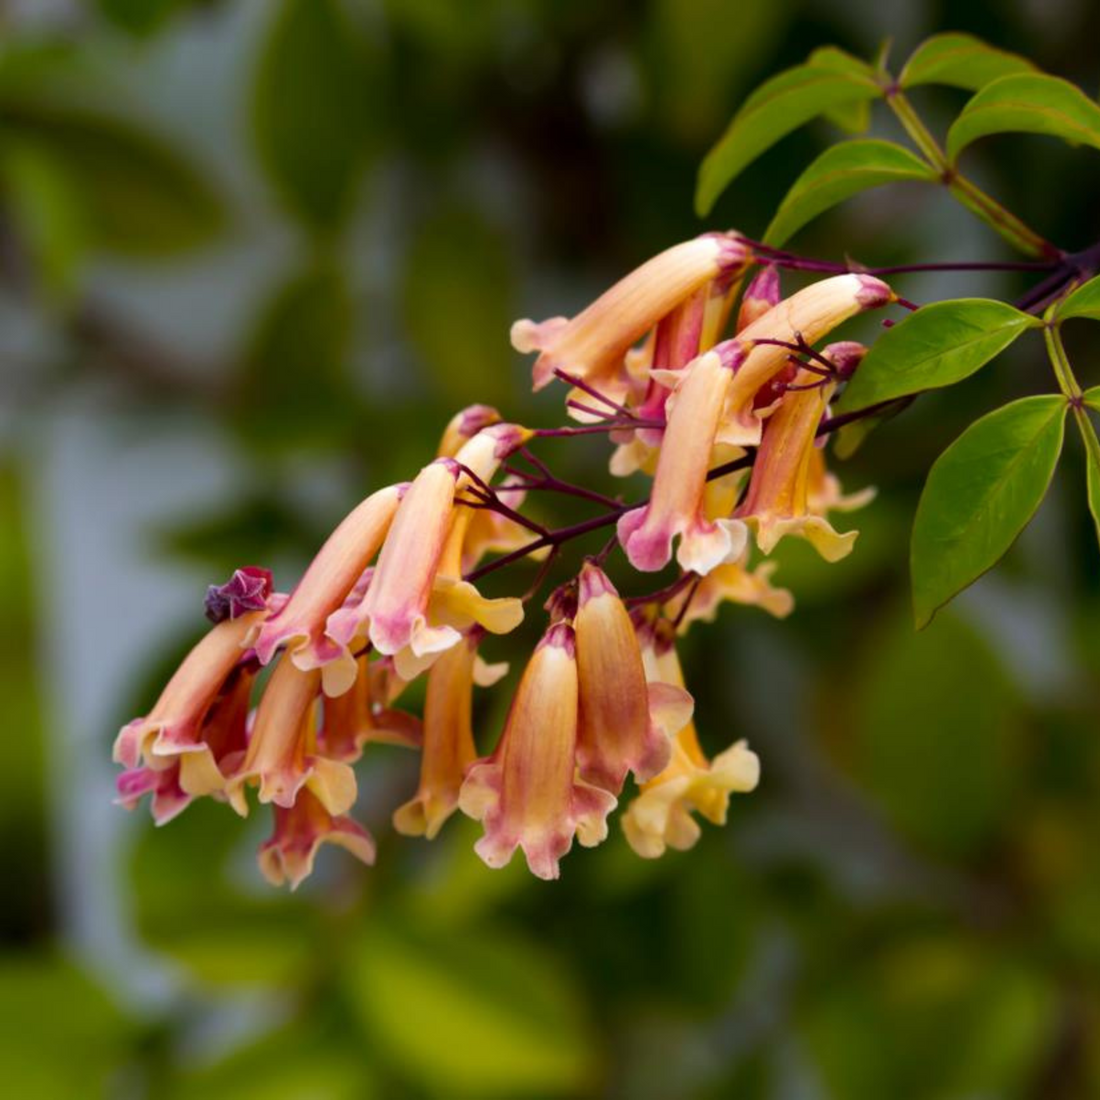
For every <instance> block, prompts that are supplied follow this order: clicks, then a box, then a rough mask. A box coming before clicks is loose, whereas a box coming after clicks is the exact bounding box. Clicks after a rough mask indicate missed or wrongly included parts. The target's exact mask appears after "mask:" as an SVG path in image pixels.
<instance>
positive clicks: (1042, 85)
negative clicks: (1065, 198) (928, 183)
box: [947, 73, 1100, 164]
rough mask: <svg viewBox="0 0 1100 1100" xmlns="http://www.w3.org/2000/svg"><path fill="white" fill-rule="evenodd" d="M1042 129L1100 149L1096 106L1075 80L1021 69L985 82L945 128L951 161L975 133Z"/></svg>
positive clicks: (1099, 109)
mask: <svg viewBox="0 0 1100 1100" xmlns="http://www.w3.org/2000/svg"><path fill="white" fill-rule="evenodd" d="M1004 133H1016V134H1047V135H1049V136H1050V137H1059V138H1063V139H1064V140H1065V141H1068V142H1069V143H1070V144H1071V145H1082V144H1083V145H1091V146H1092V147H1093V148H1095V149H1100V106H1097V105H1096V104H1095V103H1093V101H1092V100H1091V99H1089V98H1088V96H1086V95H1085V93H1084V92H1082V91H1081V89H1080V88H1078V87H1077V86H1076V85H1073V84H1070V83H1069V81H1068V80H1061V79H1059V78H1058V77H1056V76H1045V75H1043V74H1042V73H1021V74H1018V75H1016V76H1003V77H1000V78H999V79H998V80H994V81H993V83H992V84H987V85H986V86H985V87H984V88H983V89H982V90H981V91H980V92H978V94H977V95H975V96H974V97H973V98H971V100H970V102H969V103H967V105H966V106H965V107H964V108H963V110H962V114H960V115H959V117H958V118H957V119H955V121H954V123H952V125H951V129H950V130H948V131H947V157H948V160H950V161H951V163H952V164H954V163H955V161H956V160H958V157H959V154H960V153H961V152H962V151H963V150H964V149H965V148H966V147H967V146H968V145H970V144H971V143H972V142H975V141H977V140H978V138H983V137H987V136H989V135H990V134H1004Z"/></svg>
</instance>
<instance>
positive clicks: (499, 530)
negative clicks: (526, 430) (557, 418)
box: [436, 405, 531, 572]
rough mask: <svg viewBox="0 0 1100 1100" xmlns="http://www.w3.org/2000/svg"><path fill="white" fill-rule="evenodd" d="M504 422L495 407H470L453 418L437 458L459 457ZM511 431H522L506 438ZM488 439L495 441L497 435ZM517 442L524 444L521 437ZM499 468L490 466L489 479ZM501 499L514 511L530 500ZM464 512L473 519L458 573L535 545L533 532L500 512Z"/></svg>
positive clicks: (504, 495) (505, 494)
mask: <svg viewBox="0 0 1100 1100" xmlns="http://www.w3.org/2000/svg"><path fill="white" fill-rule="evenodd" d="M500 421H501V416H500V413H498V412H497V410H496V409H494V408H493V407H492V406H491V405H470V406H469V407H468V408H465V409H463V410H462V412H460V413H457V414H456V415H455V416H453V417H452V418H451V420H450V423H449V424H448V425H447V428H446V430H445V431H444V433H443V438H442V439H441V440H440V442H439V450H438V451H437V452H436V457H437V458H455V457H457V455H458V453H459V452H460V451H461V450H462V448H463V447H465V446H466V444H467V443H469V442H470V441H471V440H472V439H473V438H474V437H475V436H477V435H478V434H479V433H481V432H482V431H484V430H485V429H486V428H490V427H492V426H493V425H494V424H499V423H500ZM509 431H513V432H515V431H519V429H515V428H514V426H513V427H512V428H511V429H505V431H504V433H503V435H504V437H505V438H507V437H508V434H509ZM485 438H486V439H492V438H493V433H490V434H489V435H488V436H486V437H485ZM516 438H517V439H519V440H520V441H521V442H522V437H521V436H517V437H516ZM500 442H501V440H500V439H497V440H496V444H497V445H499V443H500ZM494 449H495V448H494ZM496 465H497V464H496V463H490V469H489V470H488V476H489V477H491V476H492V474H493V473H495V472H496ZM479 476H480V475H479ZM497 495H498V496H499V497H500V499H501V501H503V503H505V504H507V505H508V507H509V508H512V509H519V508H520V507H521V506H522V505H523V501H524V499H525V497H526V494H525V493H524V491H523V490H522V489H504V490H498V491H497ZM464 511H466V512H467V513H469V515H468V519H467V526H466V530H465V532H464V534H463V535H462V537H461V538H460V540H459V541H460V542H461V553H460V561H459V562H458V565H457V570H461V571H462V572H468V571H469V570H471V569H474V568H475V567H476V566H477V564H478V562H479V561H481V559H482V558H483V557H484V556H485V555H486V554H506V553H508V552H509V551H511V550H518V549H519V548H520V547H521V546H524V545H525V544H527V543H528V542H530V541H531V532H530V531H528V530H527V528H526V527H524V526H522V525H521V524H519V523H516V521H515V520H513V519H511V518H510V517H509V516H505V515H501V514H500V512H494V511H493V510H492V509H489V508H479V509H476V510H474V509H469V508H467V509H464ZM452 534H453V532H452ZM450 564H451V563H448V565H450ZM452 568H455V567H452Z"/></svg>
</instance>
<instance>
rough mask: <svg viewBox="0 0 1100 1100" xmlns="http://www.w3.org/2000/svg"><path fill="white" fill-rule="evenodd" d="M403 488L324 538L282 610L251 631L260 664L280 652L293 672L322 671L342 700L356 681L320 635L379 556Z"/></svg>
mask: <svg viewBox="0 0 1100 1100" xmlns="http://www.w3.org/2000/svg"><path fill="white" fill-rule="evenodd" d="M404 489H405V487H404V486H400V485H391V486H389V487H388V488H386V489H380V490H379V491H378V492H376V493H372V494H371V495H370V496H369V497H367V499H366V500H364V501H363V502H362V503H361V504H360V505H359V506H358V507H357V508H356V509H355V510H354V511H353V512H351V513H350V514H349V515H348V516H347V517H346V518H345V519H344V520H343V522H342V523H341V524H340V526H339V527H337V528H336V530H335V531H333V533H332V534H331V535H330V536H329V537H328V540H327V541H326V542H325V544H324V546H322V547H321V549H320V550H319V551H318V553H317V556H316V557H315V558H314V559H313V561H312V562H311V563H310V566H309V568H308V569H307V570H306V572H305V576H303V577H302V579H301V581H300V582H299V584H298V586H297V588H295V589H294V591H293V593H292V594H291V596H290V599H289V600H288V601H287V604H286V606H285V607H284V608H283V609H282V610H281V611H280V612H279V613H278V614H276V615H273V616H272V617H271V618H270V619H269V620H268V621H267V622H265V623H264V624H263V625H262V626H261V627H259V628H258V630H257V631H256V636H255V638H254V639H252V644H253V645H254V646H255V649H256V656H257V657H258V658H259V659H260V663H261V664H265V665H266V664H268V663H269V662H270V661H271V659H272V658H273V657H274V656H275V653H276V651H277V650H278V649H279V648H280V647H285V649H286V652H287V655H288V656H289V657H290V659H291V660H292V661H293V662H294V664H295V665H297V666H298V668H300V669H302V670H303V671H308V670H310V669H315V668H320V669H321V670H322V678H323V683H324V690H325V691H326V693H327V694H329V695H342V694H343V693H344V692H345V691H347V690H348V688H349V687H350V686H351V681H352V678H353V677H354V676H355V664H354V661H352V660H351V658H350V655H349V654H348V653H347V651H346V650H345V649H344V648H343V647H342V646H337V645H335V644H334V643H333V642H332V640H331V639H330V638H327V637H326V636H325V626H326V623H327V621H328V617H329V615H331V614H332V613H333V612H334V611H335V610H336V609H337V608H339V607H340V606H341V605H342V604H343V603H344V601H345V600H346V599H347V597H348V595H349V593H351V592H352V590H353V589H354V587H355V584H356V582H357V581H358V580H359V578H360V577H361V576H362V574H363V571H364V570H365V569H366V568H367V566H368V565H369V564H370V562H371V559H372V558H373V557H374V555H375V554H376V553H377V552H378V548H379V547H380V546H381V545H382V540H383V539H384V538H385V537H386V532H387V531H388V530H389V528H390V524H391V522H392V521H393V517H394V514H395V513H396V512H397V508H398V504H399V502H400V500H401V495H402V492H403V491H404Z"/></svg>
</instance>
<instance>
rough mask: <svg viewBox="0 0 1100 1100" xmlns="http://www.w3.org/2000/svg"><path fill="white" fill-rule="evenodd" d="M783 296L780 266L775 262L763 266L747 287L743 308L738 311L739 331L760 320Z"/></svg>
mask: <svg viewBox="0 0 1100 1100" xmlns="http://www.w3.org/2000/svg"><path fill="white" fill-rule="evenodd" d="M781 298H782V293H781V290H780V282H779V268H777V267H776V266H775V264H768V265H766V266H765V267H762V268H761V269H760V271H759V272H758V273H757V274H756V276H755V277H754V278H753V280H752V282H751V283H749V285H748V286H747V287H745V293H744V296H743V297H742V298H741V308H740V309H739V310H738V311H737V331H738V332H744V330H745V329H747V328H748V327H749V325H751V324H752V323H753V322H754V321H758V320H760V318H761V317H763V316H764V314H765V313H767V312H768V310H769V309H771V308H772V307H773V306H777V305H779V302H780V300H781Z"/></svg>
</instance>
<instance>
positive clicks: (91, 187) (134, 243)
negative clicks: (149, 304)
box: [0, 103, 224, 256]
mask: <svg viewBox="0 0 1100 1100" xmlns="http://www.w3.org/2000/svg"><path fill="white" fill-rule="evenodd" d="M0 121H2V123H3V126H4V128H5V129H7V130H8V131H9V132H10V133H11V134H12V135H13V136H15V137H18V139H19V142H20V145H21V146H22V147H24V148H25V149H37V150H39V151H40V154H41V155H42V156H43V157H48V158H49V159H50V160H51V161H52V162H53V163H54V164H55V165H57V167H58V168H59V170H61V171H62V172H63V173H64V175H65V176H66V177H67V179H68V181H69V182H70V183H71V185H72V188H73V190H74V192H76V193H77V194H78V195H79V197H80V202H81V205H82V207H83V221H84V224H85V226H86V227H87V230H88V234H89V243H90V244H91V245H92V246H94V247H98V248H101V249H104V250H106V251H110V252H116V253H121V254H123V255H128V256H160V255H164V254H168V253H173V252H179V251H183V250H185V249H189V248H193V247H194V246H196V245H199V244H203V243H205V242H206V241H208V240H209V238H210V237H212V236H213V235H214V234H215V233H217V231H218V230H219V229H221V227H222V224H223V221H224V214H223V210H222V205H221V201H220V200H219V198H218V197H217V195H216V194H215V193H214V192H213V191H212V190H211V188H210V186H209V185H208V184H207V183H206V181H205V180H204V179H203V178H202V177H201V176H200V175H198V173H197V172H196V171H195V170H194V169H193V168H192V167H191V165H190V164H188V163H187V161H185V160H184V159H182V158H181V157H180V156H179V154H177V153H176V152H175V151H174V150H172V149H170V148H169V147H168V146H166V145H164V144H162V143H161V142H160V141H159V140H158V139H156V138H154V137H153V136H152V135H150V134H147V133H144V132H143V131H141V130H138V129H136V128H134V127H132V126H130V125H129V124H127V123H123V122H119V121H118V120H117V119H112V118H106V117H104V116H100V115H94V114H91V113H84V112H81V111H70V110H68V109H66V108H59V107H54V106H49V107H44V106H41V105H28V104H26V103H23V104H20V105H19V106H18V107H16V106H10V105H9V106H6V107H4V108H3V109H2V110H0Z"/></svg>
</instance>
